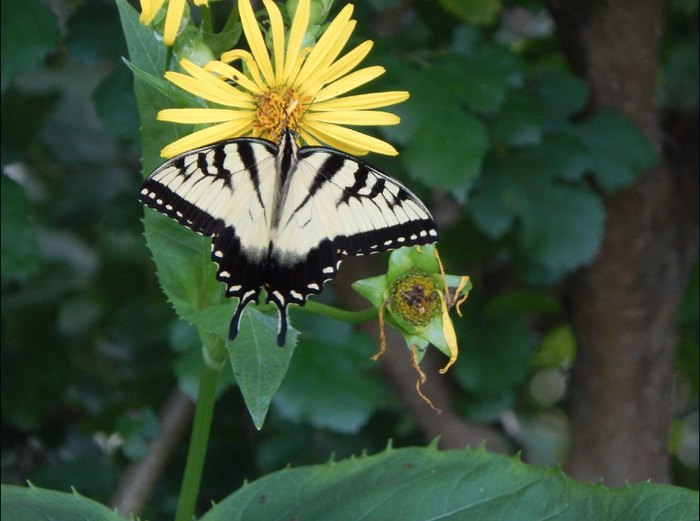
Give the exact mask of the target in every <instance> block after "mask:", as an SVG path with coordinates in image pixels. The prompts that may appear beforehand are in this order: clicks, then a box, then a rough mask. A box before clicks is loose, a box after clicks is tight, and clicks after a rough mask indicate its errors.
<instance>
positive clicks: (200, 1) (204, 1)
mask: <svg viewBox="0 0 700 521" xmlns="http://www.w3.org/2000/svg"><path fill="white" fill-rule="evenodd" d="M208 2H209V0H194V5H196V6H200V5H206V6H208V5H209V3H208Z"/></svg>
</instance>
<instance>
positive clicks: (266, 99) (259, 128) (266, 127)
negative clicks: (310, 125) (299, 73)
mask: <svg viewBox="0 0 700 521" xmlns="http://www.w3.org/2000/svg"><path fill="white" fill-rule="evenodd" d="M304 102H305V99H304V98H303V97H301V96H299V95H298V94H297V92H296V91H295V90H294V89H293V88H291V87H289V88H286V89H277V90H270V91H268V92H266V93H265V94H263V95H262V96H258V99H257V106H258V109H257V114H256V122H255V123H254V133H255V135H256V136H260V137H264V138H268V139H273V140H277V139H279V137H280V135H281V133H282V130H284V129H287V128H291V129H296V128H297V127H298V126H299V122H300V121H301V117H302V116H303V114H304V111H305V110H306V107H305V105H304Z"/></svg>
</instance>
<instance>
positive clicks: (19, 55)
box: [0, 0, 61, 91]
mask: <svg viewBox="0 0 700 521" xmlns="http://www.w3.org/2000/svg"><path fill="white" fill-rule="evenodd" d="M0 16H1V17H2V22H0V23H1V24H2V26H1V28H0V32H1V34H2V36H1V37H0V38H1V40H2V43H1V45H2V55H1V57H0V61H1V62H2V66H1V69H2V90H3V91H4V90H5V88H6V87H7V85H8V84H9V83H10V81H12V80H13V79H14V78H15V77H17V76H19V75H20V74H22V73H23V72H25V71H28V70H31V69H32V68H33V67H34V66H35V65H36V64H37V63H39V62H40V61H41V60H42V59H43V58H44V55H45V54H46V53H47V52H48V51H50V50H52V49H54V48H55V47H56V46H57V45H58V41H59V38H60V36H61V34H60V32H59V28H58V20H56V16H55V15H54V14H53V13H52V12H51V10H50V9H49V8H48V7H47V6H46V4H44V3H43V2H40V1H39V0H3V2H2V11H1V12H0Z"/></svg>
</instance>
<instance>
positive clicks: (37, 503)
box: [1, 485, 125, 521]
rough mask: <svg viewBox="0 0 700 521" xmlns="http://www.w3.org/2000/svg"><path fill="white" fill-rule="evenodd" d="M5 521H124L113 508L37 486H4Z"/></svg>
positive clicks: (3, 511)
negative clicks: (81, 520)
mask: <svg viewBox="0 0 700 521" xmlns="http://www.w3.org/2000/svg"><path fill="white" fill-rule="evenodd" d="M1 512H2V519H3V521H36V520H37V519H46V520H49V519H50V520H51V521H75V520H76V519H89V520H90V521H124V519H125V518H123V517H121V516H119V515H118V514H117V513H116V512H115V511H114V510H112V509H111V508H109V507H107V506H105V505H101V504H100V503H97V502H95V501H93V500H92V499H88V498H86V497H83V496H81V495H79V494H78V493H73V494H68V493H66V492H57V491H55V490H46V489H41V488H37V487H33V486H30V487H17V486H14V485H2V508H1Z"/></svg>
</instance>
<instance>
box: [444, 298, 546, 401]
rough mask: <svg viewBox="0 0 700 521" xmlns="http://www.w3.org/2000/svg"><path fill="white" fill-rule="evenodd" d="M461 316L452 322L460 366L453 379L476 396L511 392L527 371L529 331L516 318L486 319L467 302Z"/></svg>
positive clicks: (532, 343)
mask: <svg viewBox="0 0 700 521" xmlns="http://www.w3.org/2000/svg"><path fill="white" fill-rule="evenodd" d="M463 312H464V316H463V317H462V318H461V319H458V320H455V322H454V325H455V329H456V330H457V338H458V339H459V346H460V352H459V363H457V364H456V365H455V367H454V375H455V377H456V378H457V380H458V381H459V382H460V384H461V385H462V386H463V387H464V388H465V389H467V390H468V391H469V392H470V393H472V394H474V395H476V396H488V395H491V396H495V395H500V394H503V393H504V392H511V391H512V390H513V389H514V388H515V387H516V386H517V385H519V384H520V383H521V382H522V381H523V380H524V379H525V377H526V376H527V374H528V373H529V371H530V367H529V365H528V361H529V360H530V356H531V355H532V353H533V351H534V349H535V338H534V336H533V334H532V331H530V329H529V328H528V327H527V325H526V324H525V322H524V321H523V319H522V318H520V317H519V316H485V315H483V314H481V313H478V312H477V311H476V309H475V304H474V301H470V300H467V302H466V306H465V307H464V308H463Z"/></svg>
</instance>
